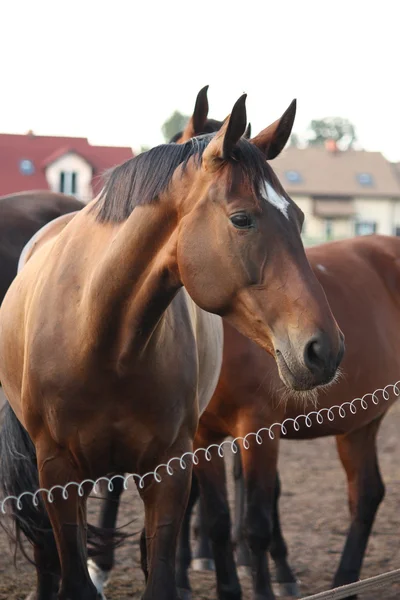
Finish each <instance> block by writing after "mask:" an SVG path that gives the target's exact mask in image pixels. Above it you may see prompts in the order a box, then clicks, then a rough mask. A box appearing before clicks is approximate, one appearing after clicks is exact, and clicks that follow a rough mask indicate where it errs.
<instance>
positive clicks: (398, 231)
mask: <svg viewBox="0 0 400 600" xmlns="http://www.w3.org/2000/svg"><path fill="white" fill-rule="evenodd" d="M394 235H396V236H397V237H400V227H395V229H394Z"/></svg>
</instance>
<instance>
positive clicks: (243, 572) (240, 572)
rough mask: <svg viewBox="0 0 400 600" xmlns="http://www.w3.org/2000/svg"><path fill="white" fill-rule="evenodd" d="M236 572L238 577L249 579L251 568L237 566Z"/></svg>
mask: <svg viewBox="0 0 400 600" xmlns="http://www.w3.org/2000/svg"><path fill="white" fill-rule="evenodd" d="M237 572H238V575H241V576H245V577H251V567H249V566H247V565H239V566H238V567H237Z"/></svg>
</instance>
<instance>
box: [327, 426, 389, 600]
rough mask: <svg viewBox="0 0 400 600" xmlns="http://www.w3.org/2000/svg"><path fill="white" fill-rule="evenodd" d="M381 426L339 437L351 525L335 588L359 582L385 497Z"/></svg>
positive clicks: (366, 428)
mask: <svg viewBox="0 0 400 600" xmlns="http://www.w3.org/2000/svg"><path fill="white" fill-rule="evenodd" d="M380 423H381V418H380V419H377V420H376V421H373V422H372V423H369V424H368V425H366V426H365V427H363V428H362V429H359V430H357V431H353V432H352V433H348V434H346V435H340V436H337V438H336V443H337V448H338V452H339V456H340V460H341V461H342V464H343V467H344V469H345V471H346V475H347V482H348V494H349V507H350V515H351V525H350V529H349V532H348V534H347V539H346V543H345V546H344V549H343V553H342V557H341V560H340V564H339V568H338V570H337V572H336V575H335V578H334V582H333V585H334V587H336V586H340V585H345V584H346V583H352V582H354V581H358V579H359V576H360V571H361V566H362V561H363V558H364V554H365V550H366V547H367V543H368V538H369V535H370V532H371V529H372V525H373V522H374V519H375V515H376V512H377V510H378V507H379V504H380V503H381V502H382V500H383V497H384V494H385V487H384V484H383V481H382V477H381V474H380V471H379V465H378V457H377V451H376V437H377V433H378V429H379V426H380ZM352 598H355V596H352Z"/></svg>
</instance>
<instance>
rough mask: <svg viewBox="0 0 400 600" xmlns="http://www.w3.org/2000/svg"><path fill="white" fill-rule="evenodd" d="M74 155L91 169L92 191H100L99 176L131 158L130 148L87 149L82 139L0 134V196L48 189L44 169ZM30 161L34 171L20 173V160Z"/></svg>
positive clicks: (105, 147) (89, 147)
mask: <svg viewBox="0 0 400 600" xmlns="http://www.w3.org/2000/svg"><path fill="white" fill-rule="evenodd" d="M68 152H75V153H76V154H79V155H80V156H82V158H84V159H85V160H86V161H87V162H89V163H90V164H91V165H92V167H93V179H92V188H93V193H94V194H96V193H98V191H99V190H100V187H101V185H100V181H101V175H102V174H103V172H104V171H105V170H107V169H110V168H111V167H114V166H116V165H118V164H120V163H122V162H125V161H126V160H128V159H129V158H132V157H133V156H134V154H133V152H132V149H131V148H123V147H122V148H120V147H112V146H91V145H90V144H89V142H88V140H87V139H86V138H71V137H61V136H60V137H58V136H57V137H56V136H41V135H32V134H30V133H28V134H27V135H15V134H8V133H3V134H0V195H1V196H3V195H5V194H12V193H15V192H22V191H27V190H32V189H36V190H37V189H42V190H43V189H48V188H49V185H48V183H47V180H46V175H45V167H46V165H47V164H50V163H51V162H52V161H53V160H56V158H59V157H61V156H63V154H66V153H68ZM24 159H28V160H30V161H31V162H32V163H33V165H34V168H35V171H34V173H33V174H32V175H24V174H23V173H21V171H20V163H21V160H24Z"/></svg>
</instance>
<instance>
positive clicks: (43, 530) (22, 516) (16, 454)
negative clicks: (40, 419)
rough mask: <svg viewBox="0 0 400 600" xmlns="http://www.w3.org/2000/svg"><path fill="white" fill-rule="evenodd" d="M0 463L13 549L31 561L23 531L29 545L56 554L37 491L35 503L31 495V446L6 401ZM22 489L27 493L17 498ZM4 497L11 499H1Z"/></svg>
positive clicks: (35, 480) (34, 472) (34, 486)
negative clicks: (14, 547)
mask: <svg viewBox="0 0 400 600" xmlns="http://www.w3.org/2000/svg"><path fill="white" fill-rule="evenodd" d="M0 464H1V468H0V491H1V500H2V501H3V503H2V504H3V506H1V507H2V508H4V510H6V511H7V512H8V514H9V516H10V517H11V522H12V524H13V526H12V527H11V529H10V528H8V529H7V530H6V531H7V533H8V535H9V536H10V538H11V539H12V540H13V541H14V543H15V545H16V549H17V548H19V549H20V550H21V552H22V553H23V555H24V556H25V557H26V558H27V559H28V560H29V561H30V562H32V559H31V558H30V557H29V555H28V554H27V552H26V549H25V547H24V544H23V535H22V534H24V536H25V537H26V538H27V539H28V540H29V542H30V543H31V544H32V545H33V546H36V547H37V548H38V549H41V550H42V551H44V552H45V553H46V554H47V555H49V556H50V555H52V556H53V557H57V556H58V554H57V547H56V543H55V539H54V535H53V530H52V528H51V523H50V519H49V517H48V514H47V511H46V508H45V505H44V503H43V499H42V497H41V495H40V494H38V495H37V496H36V498H37V503H36V504H37V505H36V506H35V504H34V503H33V494H34V493H35V492H36V491H37V490H38V489H39V475H38V469H37V462H36V451H35V446H34V445H33V442H32V440H31V438H30V437H29V435H28V432H27V431H26V430H25V429H24V427H23V426H22V425H21V423H20V422H19V420H18V419H17V417H16V415H15V413H14V411H13V409H12V408H11V406H10V405H9V404H8V402H6V404H5V406H4V408H3V422H2V427H1V433H0ZM24 492H30V493H28V494H24V495H23V496H22V497H21V498H19V496H21V494H23V493H24ZM7 496H11V498H10V499H9V500H7V501H4V500H5V498H7ZM15 498H19V500H16V499H15Z"/></svg>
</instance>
